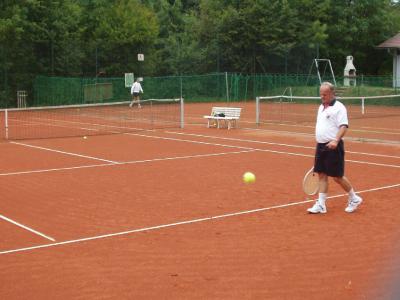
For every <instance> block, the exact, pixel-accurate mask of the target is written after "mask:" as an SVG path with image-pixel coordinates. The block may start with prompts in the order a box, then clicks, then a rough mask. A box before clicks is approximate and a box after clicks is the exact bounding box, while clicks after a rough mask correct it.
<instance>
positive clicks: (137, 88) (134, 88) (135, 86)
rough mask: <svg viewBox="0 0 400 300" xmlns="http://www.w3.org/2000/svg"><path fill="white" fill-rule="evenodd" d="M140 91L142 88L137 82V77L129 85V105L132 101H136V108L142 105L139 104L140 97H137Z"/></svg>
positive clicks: (141, 91)
mask: <svg viewBox="0 0 400 300" xmlns="http://www.w3.org/2000/svg"><path fill="white" fill-rule="evenodd" d="M140 93H143V89H142V86H141V84H140V82H139V78H137V79H136V81H135V82H134V83H133V84H132V87H131V95H132V102H131V104H129V107H132V106H133V104H134V103H137V105H138V108H141V107H142V106H141V105H140V97H139V94H140Z"/></svg>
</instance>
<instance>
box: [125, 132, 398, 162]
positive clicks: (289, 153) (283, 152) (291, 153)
mask: <svg viewBox="0 0 400 300" xmlns="http://www.w3.org/2000/svg"><path fill="white" fill-rule="evenodd" d="M125 134H127V135H134V136H143V137H149V138H155V139H162V140H173V141H178V142H189V143H195V144H205V145H215V146H222V147H231V148H239V149H247V150H253V151H259V152H269V153H277V154H284V155H293V156H303V157H314V155H313V154H312V155H311V154H302V153H295V152H287V151H277V150H268V149H259V148H251V147H242V146H233V145H226V144H218V143H209V142H201V141H194V140H186V139H177V138H169V137H162V136H153V135H144V134H139V133H125ZM346 162H352V163H357V164H366V165H373V166H381V167H389V168H400V165H392V164H383V163H374V162H368V161H361V160H351V159H347V160H346Z"/></svg>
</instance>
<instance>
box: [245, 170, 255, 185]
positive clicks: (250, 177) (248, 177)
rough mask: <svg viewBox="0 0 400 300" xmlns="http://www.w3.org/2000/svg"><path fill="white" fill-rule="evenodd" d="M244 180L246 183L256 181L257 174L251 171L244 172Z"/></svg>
mask: <svg viewBox="0 0 400 300" xmlns="http://www.w3.org/2000/svg"><path fill="white" fill-rule="evenodd" d="M243 181H244V182H245V183H253V182H254V181H256V175H254V174H253V173H251V172H246V173H244V174H243Z"/></svg>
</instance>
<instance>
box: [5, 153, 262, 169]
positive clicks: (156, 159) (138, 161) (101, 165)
mask: <svg viewBox="0 0 400 300" xmlns="http://www.w3.org/2000/svg"><path fill="white" fill-rule="evenodd" d="M254 151H256V150H253V149H250V150H242V151H232V152H219V153H209V154H196V155H185V156H176V157H162V158H153V159H143V160H132V161H126V162H119V163H109V164H98V165H86V166H76V167H65V168H54V169H40V170H31V171H20V172H9V173H0V176H12V175H22V174H31V173H45V172H56V171H65V170H75V169H84V168H97V167H110V166H115V165H129V164H140V163H148V162H155V161H166V160H178V159H189V158H198V157H211V156H222V155H229V154H239V153H248V152H254Z"/></svg>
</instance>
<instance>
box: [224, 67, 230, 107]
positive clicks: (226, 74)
mask: <svg viewBox="0 0 400 300" xmlns="http://www.w3.org/2000/svg"><path fill="white" fill-rule="evenodd" d="M225 85H226V102H228V103H229V85H228V72H225Z"/></svg>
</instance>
